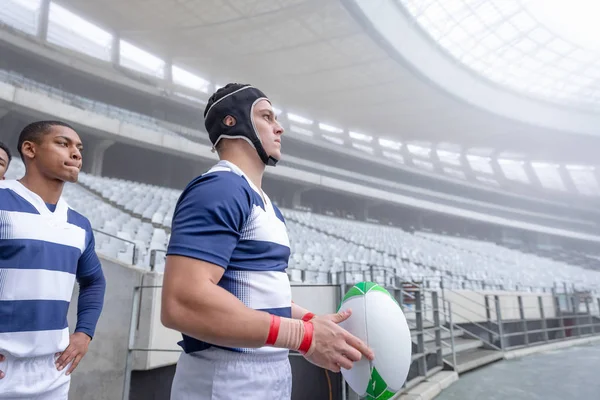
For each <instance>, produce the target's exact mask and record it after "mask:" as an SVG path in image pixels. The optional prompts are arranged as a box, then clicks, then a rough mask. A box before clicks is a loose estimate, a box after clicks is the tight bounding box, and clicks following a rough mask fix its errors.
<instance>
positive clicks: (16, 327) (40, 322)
mask: <svg viewBox="0 0 600 400" xmlns="http://www.w3.org/2000/svg"><path fill="white" fill-rule="evenodd" d="M68 309H69V302H67V301H60V300H17V301H9V300H2V301H0V315H2V318H0V333H3V332H32V331H49V330H54V329H64V328H66V327H67V311H68Z"/></svg>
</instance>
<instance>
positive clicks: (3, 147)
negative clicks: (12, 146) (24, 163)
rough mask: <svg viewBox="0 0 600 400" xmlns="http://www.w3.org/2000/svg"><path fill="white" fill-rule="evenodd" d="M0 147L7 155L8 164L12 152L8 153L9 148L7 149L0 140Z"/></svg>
mask: <svg viewBox="0 0 600 400" xmlns="http://www.w3.org/2000/svg"><path fill="white" fill-rule="evenodd" d="M0 149H2V150H4V152H5V153H6V155H7V156H8V164H10V162H11V161H12V154H10V150H9V148H8V146H7V145H5V144H4V143H2V142H0Z"/></svg>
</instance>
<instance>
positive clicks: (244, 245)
mask: <svg viewBox="0 0 600 400" xmlns="http://www.w3.org/2000/svg"><path fill="white" fill-rule="evenodd" d="M289 257H290V248H289V247H287V246H282V245H280V244H277V243H273V242H264V241H259V240H242V241H240V242H239V243H238V245H237V247H236V248H235V250H234V251H233V254H232V255H231V260H230V261H229V266H228V268H232V269H240V270H250V271H280V272H283V271H285V269H286V268H287V264H288V263H287V260H288V259H289Z"/></svg>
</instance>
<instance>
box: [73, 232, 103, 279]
mask: <svg viewBox="0 0 600 400" xmlns="http://www.w3.org/2000/svg"><path fill="white" fill-rule="evenodd" d="M85 233H86V243H85V250H84V251H83V253H81V256H80V257H79V262H78V263H77V278H78V279H79V278H81V277H85V276H90V275H94V274H96V273H97V272H98V270H100V269H101V268H102V264H101V263H100V259H99V258H98V255H97V254H96V241H95V239H94V231H92V227H91V225H90V224H89V222H88V223H87V226H86V229H85Z"/></svg>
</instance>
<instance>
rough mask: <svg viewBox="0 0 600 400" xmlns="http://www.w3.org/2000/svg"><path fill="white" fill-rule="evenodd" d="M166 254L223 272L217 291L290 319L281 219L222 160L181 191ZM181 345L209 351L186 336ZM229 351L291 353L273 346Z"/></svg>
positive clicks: (286, 247) (286, 249) (239, 173)
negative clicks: (223, 291) (228, 293)
mask: <svg viewBox="0 0 600 400" xmlns="http://www.w3.org/2000/svg"><path fill="white" fill-rule="evenodd" d="M167 254H168V255H181V256H186V257H191V258H195V259H199V260H203V261H206V262H209V263H212V264H216V265H219V266H221V267H223V268H224V269H225V272H224V275H223V277H222V278H221V281H220V282H219V286H221V287H223V288H224V289H226V290H227V291H229V292H230V293H232V294H233V295H235V296H236V297H237V298H238V299H240V300H241V301H242V302H243V303H244V304H245V305H246V306H248V307H250V308H253V309H257V310H263V311H266V312H269V313H271V314H275V315H279V316H282V317H288V318H289V317H291V301H292V296H291V287H290V282H289V279H288V276H287V273H286V268H287V265H288V260H289V256H290V244H289V239H288V235H287V229H286V226H285V221H284V218H283V215H282V214H281V212H280V211H279V209H278V208H277V207H276V206H275V205H274V204H273V203H271V201H270V199H269V198H268V197H267V195H264V200H263V196H262V195H261V191H260V190H259V189H258V188H257V187H256V186H255V185H254V184H253V183H252V182H251V181H250V180H249V179H247V178H246V176H245V175H244V173H243V172H242V171H241V170H240V169H239V168H238V167H237V166H235V165H234V164H232V163H230V162H228V161H220V162H219V163H218V164H216V165H215V166H214V167H213V168H211V169H210V170H209V171H208V172H206V173H205V174H203V175H201V176H200V177H198V178H196V179H194V180H193V181H192V182H190V183H189V185H188V186H187V188H186V189H185V190H184V191H183V193H182V195H181V197H180V198H179V200H178V202H177V206H176V208H175V213H174V216H173V223H172V232H171V239H170V243H169V247H168V251H167ZM240 329H242V328H240ZM180 345H181V346H182V347H183V349H184V351H185V352H187V353H191V352H195V351H200V350H204V349H207V348H209V347H210V346H211V345H210V344H208V343H204V342H201V341H199V340H196V339H194V338H190V337H188V336H186V335H183V341H182V342H180ZM229 350H233V351H238V352H257V353H269V354H272V353H276V352H287V350H285V349H278V348H273V347H262V348H260V349H229Z"/></svg>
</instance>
